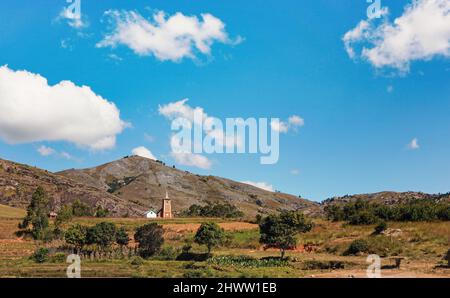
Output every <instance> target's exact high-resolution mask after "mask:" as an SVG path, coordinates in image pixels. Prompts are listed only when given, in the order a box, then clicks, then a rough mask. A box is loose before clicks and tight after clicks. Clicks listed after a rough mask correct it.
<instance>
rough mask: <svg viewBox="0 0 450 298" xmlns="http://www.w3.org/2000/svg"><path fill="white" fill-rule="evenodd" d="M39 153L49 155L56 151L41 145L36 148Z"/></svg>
mask: <svg viewBox="0 0 450 298" xmlns="http://www.w3.org/2000/svg"><path fill="white" fill-rule="evenodd" d="M37 151H38V152H39V154H40V155H42V156H50V155H53V154H55V153H56V151H55V150H54V149H53V148H50V147H47V146H44V145H42V146H41V147H39V148H38V149H37Z"/></svg>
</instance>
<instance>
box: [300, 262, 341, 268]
mask: <svg viewBox="0 0 450 298" xmlns="http://www.w3.org/2000/svg"><path fill="white" fill-rule="evenodd" d="M303 269H304V270H329V269H332V270H336V269H345V263H344V262H341V261H317V260H308V261H305V262H304V263H303Z"/></svg>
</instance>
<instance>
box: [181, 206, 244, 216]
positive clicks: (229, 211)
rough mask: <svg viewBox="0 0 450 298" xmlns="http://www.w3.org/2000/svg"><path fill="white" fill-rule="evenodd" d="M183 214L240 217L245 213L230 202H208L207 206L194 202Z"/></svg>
mask: <svg viewBox="0 0 450 298" xmlns="http://www.w3.org/2000/svg"><path fill="white" fill-rule="evenodd" d="M181 215H182V216H187V217H220V218H239V217H242V216H244V213H243V212H242V211H240V210H239V209H238V208H237V207H236V206H234V205H231V204H229V203H224V204H221V203H211V202H207V204H206V205H205V206H200V205H195V204H194V205H192V206H191V207H189V209H188V210H185V211H183V212H181Z"/></svg>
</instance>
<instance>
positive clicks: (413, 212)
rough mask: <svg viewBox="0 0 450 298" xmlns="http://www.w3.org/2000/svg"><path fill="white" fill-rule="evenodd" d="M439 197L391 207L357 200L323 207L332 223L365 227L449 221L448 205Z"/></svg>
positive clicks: (449, 211) (449, 207) (449, 210)
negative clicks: (377, 224) (387, 223)
mask: <svg viewBox="0 0 450 298" xmlns="http://www.w3.org/2000/svg"><path fill="white" fill-rule="evenodd" d="M438 199H439V195H431V197H430V198H429V199H423V200H415V201H412V202H408V203H404V204H396V205H393V206H386V205H379V204H369V203H368V202H365V201H362V200H357V201H355V202H350V203H346V204H342V205H328V206H326V207H325V212H326V214H327V217H328V218H329V219H331V220H333V221H343V220H346V221H349V222H350V223H351V224H356V225H360V224H361V225H366V224H373V223H376V222H377V221H378V220H380V219H382V220H385V221H432V220H442V221H448V220H450V203H448V202H439V201H438Z"/></svg>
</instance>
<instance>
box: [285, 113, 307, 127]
mask: <svg viewBox="0 0 450 298" xmlns="http://www.w3.org/2000/svg"><path fill="white" fill-rule="evenodd" d="M288 122H289V124H290V125H291V126H294V127H295V126H303V125H305V120H304V119H303V118H301V117H300V116H297V115H292V116H291V117H289V120H288Z"/></svg>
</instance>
